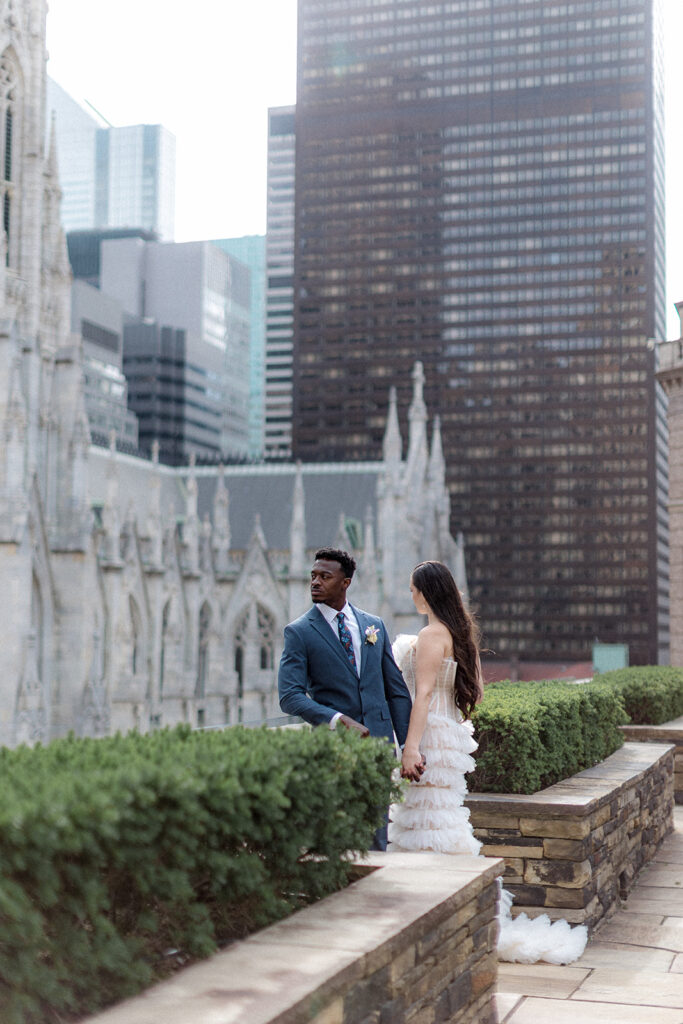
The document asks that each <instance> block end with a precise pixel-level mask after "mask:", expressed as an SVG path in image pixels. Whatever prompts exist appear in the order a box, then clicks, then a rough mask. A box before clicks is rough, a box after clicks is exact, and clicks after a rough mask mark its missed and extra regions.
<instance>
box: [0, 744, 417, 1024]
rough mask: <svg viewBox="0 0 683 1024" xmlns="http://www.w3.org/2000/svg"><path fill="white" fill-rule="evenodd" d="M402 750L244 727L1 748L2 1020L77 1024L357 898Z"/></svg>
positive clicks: (392, 794)
mask: <svg viewBox="0 0 683 1024" xmlns="http://www.w3.org/2000/svg"><path fill="white" fill-rule="evenodd" d="M394 765H395V759H394V756H393V750H392V749H391V748H390V747H389V746H388V745H387V744H386V743H383V742H380V741H376V740H360V739H359V738H358V737H356V736H355V735H352V734H350V733H348V732H346V731H345V730H337V732H330V730H327V729H315V730H296V731H294V730H282V731H267V730H265V729H263V730H249V729H243V728H239V727H235V728H232V729H228V730H225V731H220V732H192V731H191V730H190V729H189V728H187V727H180V728H178V729H176V730H162V731H160V732H157V733H153V734H150V735H147V736H140V735H138V734H135V733H131V734H129V735H128V736H125V737H121V736H116V737H113V738H111V739H100V740H77V739H66V740H58V741H55V742H53V743H51V744H50V745H48V746H47V747H37V748H34V749H28V748H26V747H21V748H18V749H16V750H9V749H6V748H5V749H1V750H0V780H1V781H0V793H1V796H0V864H1V865H2V874H1V876H0V1020H2V1022H3V1024H46V1022H57V1021H64V1020H67V1019H75V1017H76V1016H80V1015H82V1014H85V1013H88V1012H92V1011H94V1010H97V1009H100V1008H102V1007H104V1006H106V1005H108V1004H109V1003H111V1002H114V1001H116V1000H120V999H122V998H124V997H125V996H129V995H131V994H133V993H135V992H137V991H139V990H140V989H142V988H144V987H145V986H147V985H149V984H150V983H151V982H152V981H154V980H156V979H157V978H159V977H163V976H164V975H165V974H167V973H170V971H171V970H173V969H174V968H175V967H176V966H177V965H178V964H180V963H186V962H188V961H189V960H192V959H194V958H199V957H203V956H206V955H208V954H210V953H212V952H213V951H214V950H215V949H216V947H217V944H219V943H220V944H224V943H225V942H226V941H228V940H230V939H232V938H235V937H240V936H242V935H243V934H245V933H246V932H247V931H248V930H250V929H252V928H253V927H255V926H262V925H265V924H267V923H269V922H271V921H273V920H276V919H278V918H279V917H282V916H284V915H285V914H287V913H289V912H290V911H291V910H292V909H295V908H296V907H298V906H301V905H302V904H303V903H306V902H308V901H311V900H313V899H317V898H319V897H321V896H324V895H326V894H328V893H330V892H332V891H335V890H336V889H339V888H341V887H342V886H343V885H345V884H346V883H347V881H348V879H349V873H350V870H351V868H350V863H349V859H348V857H347V856H346V852H347V851H348V850H354V851H362V850H366V849H368V847H369V845H370V844H371V842H372V838H373V833H374V830H375V828H376V827H377V825H378V824H379V822H380V820H381V819H382V814H383V812H382V808H385V807H386V806H387V805H388V804H389V802H390V800H391V799H395V798H396V795H397V794H396V793H395V792H394V791H393V788H392V785H393V784H392V782H391V769H392V767H393V766H394Z"/></svg>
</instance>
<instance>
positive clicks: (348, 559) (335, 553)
mask: <svg viewBox="0 0 683 1024" xmlns="http://www.w3.org/2000/svg"><path fill="white" fill-rule="evenodd" d="M319 558H322V559H323V561H325V562H339V564H340V565H341V567H342V572H343V573H344V579H347V580H351V579H353V574H354V572H355V571H356V561H355V559H354V558H353V556H352V555H350V554H349V553H348V551H342V550H341V548H320V550H319V551H316V553H315V560H316V562H317V561H318V559H319Z"/></svg>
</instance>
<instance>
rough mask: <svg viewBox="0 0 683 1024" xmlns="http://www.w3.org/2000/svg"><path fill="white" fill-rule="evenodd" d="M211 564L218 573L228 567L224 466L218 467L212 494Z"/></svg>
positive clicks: (228, 547)
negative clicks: (216, 479) (214, 490)
mask: <svg viewBox="0 0 683 1024" xmlns="http://www.w3.org/2000/svg"><path fill="white" fill-rule="evenodd" d="M213 560H214V562H213V564H214V568H215V571H216V572H217V573H218V574H219V575H220V574H223V573H226V572H228V570H229V568H230V495H229V494H228V489H227V487H226V486H225V466H224V465H223V464H222V463H221V465H220V466H219V467H218V482H217V484H216V493H215V494H214V496H213Z"/></svg>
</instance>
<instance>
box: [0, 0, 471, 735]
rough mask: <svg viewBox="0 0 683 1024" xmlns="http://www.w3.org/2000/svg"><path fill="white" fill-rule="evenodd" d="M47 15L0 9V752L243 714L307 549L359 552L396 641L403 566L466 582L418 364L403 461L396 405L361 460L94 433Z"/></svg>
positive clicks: (267, 664) (269, 662)
mask: <svg viewBox="0 0 683 1024" xmlns="http://www.w3.org/2000/svg"><path fill="white" fill-rule="evenodd" d="M45 14H46V3H45V0H23V2H18V0H5V2H4V3H2V2H0V122H1V123H0V149H2V147H4V152H0V168H4V179H2V181H0V189H1V190H2V200H3V211H4V221H3V226H4V234H3V235H2V240H3V248H4V251H5V252H6V254H7V258H6V260H5V259H4V258H3V259H0V429H1V430H2V444H1V445H0V594H2V595H3V599H4V601H5V602H6V604H5V611H4V614H3V616H2V625H1V627H0V743H2V744H12V745H13V744H16V743H20V742H22V741H27V742H35V741H37V740H42V741H46V740H49V739H51V738H53V737H56V736H62V735H64V734H66V733H67V732H68V731H69V730H74V731H75V732H76V733H77V734H79V735H91V736H102V735H106V734H108V733H110V732H111V731H113V730H116V729H121V730H127V729H130V728H139V729H141V730H147V729H150V728H155V727H158V726H160V725H167V724H174V723H177V722H181V721H187V722H190V723H191V724H193V725H207V726H209V725H216V726H220V725H224V724H226V723H228V724H229V723H234V722H239V721H244V722H248V723H250V722H258V721H262V720H264V719H266V718H269V717H272V716H274V715H277V714H279V710H278V706H277V697H276V671H277V663H278V659H279V655H280V650H281V643H282V641H281V637H282V630H283V627H284V625H285V623H286V622H288V621H289V620H290V619H292V618H294V617H295V616H296V615H298V614H299V613H300V612H301V611H302V610H304V609H305V607H306V606H307V603H308V599H309V598H308V585H307V584H308V570H309V565H310V561H311V558H312V555H313V552H314V551H315V549H316V547H318V546H321V545H323V544H329V543H337V544H340V545H343V546H344V547H347V548H351V549H353V550H354V551H355V552H356V554H357V556H358V561H359V571H358V579H357V581H356V582H354V584H353V594H354V598H355V600H356V602H357V603H358V604H360V605H366V606H367V607H368V608H370V609H372V610H373V611H379V612H381V613H382V614H383V615H384V616H385V617H386V618H387V620H388V622H389V625H390V627H391V628H392V629H394V630H396V631H398V630H399V629H406V628H408V629H414V627H415V618H414V614H413V611H412V604H411V602H410V598H409V594H408V577H409V573H410V569H411V568H412V566H413V565H414V564H415V563H416V562H417V561H419V560H420V559H421V558H424V557H436V558H442V559H444V560H445V561H447V562H448V563H449V564H450V565H451V566H452V568H453V569H454V571H455V573H456V576H457V578H458V579H459V581H460V583H461V585H462V586H464V585H465V579H464V562H463V553H462V544H457V543H456V542H455V541H454V540H453V538H452V537H451V535H450V533H449V526H448V522H449V496H448V491H447V489H446V486H445V472H444V460H443V454H442V450H441V440H440V431H439V427H438V423H436V424H435V426H434V430H433V433H432V437H431V449H430V450H428V442H427V414H426V409H425V405H424V401H423V398H422V386H423V374H422V368H421V366H420V365H419V364H417V366H416V368H415V373H414V399H413V404H412V407H411V412H410V441H409V447H408V453H407V458H406V459H405V460H404V459H403V458H402V451H401V438H400V434H399V428H398V420H397V416H396V404H395V397H392V401H391V404H390V412H389V419H388V424H387V429H386V440H385V446H384V458H383V460H382V461H381V462H376V463H357V464H349V465H334V466H325V465H315V466H313V465H311V466H293V465H285V464H278V465H274V466H237V467H231V468H225V469H220V470H217V469H215V468H214V469H210V470H208V469H205V470H199V469H195V467H194V466H190V467H189V468H186V469H172V468H170V467H167V466H162V465H160V464H159V462H158V460H157V459H153V460H152V461H151V462H146V461H143V460H141V459H134V458H131V457H129V456H125V455H122V454H119V453H118V452H117V451H116V445H115V439H114V438H112V444H111V448H110V450H109V451H107V450H106V449H102V448H98V447H96V446H94V445H92V444H91V440H90V435H89V429H88V421H87V417H86V413H85V406H84V386H83V353H82V341H81V338H80V337H79V336H77V335H74V334H72V333H71V332H70V316H69V288H70V271H69V265H68V261H67V256H66V247H65V241H64V236H63V232H62V229H61V227H60V222H59V200H60V191H59V185H58V181H57V167H56V160H55V155H54V145H53V143H51V144H49V145H48V149H47V152H45V149H44V142H43V140H44V138H45V131H44V128H45V126H44V113H43V112H44V110H45V102H44V91H45Z"/></svg>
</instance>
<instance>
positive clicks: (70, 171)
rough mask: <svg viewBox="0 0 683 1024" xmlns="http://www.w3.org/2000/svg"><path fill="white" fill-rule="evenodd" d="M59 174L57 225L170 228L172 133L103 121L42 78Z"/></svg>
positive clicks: (164, 231) (162, 231)
mask: <svg viewBox="0 0 683 1024" xmlns="http://www.w3.org/2000/svg"><path fill="white" fill-rule="evenodd" d="M47 109H48V114H54V119H55V128H56V137H57V156H58V164H59V167H60V173H61V174H62V177H63V181H62V190H63V201H62V214H61V216H62V225H63V227H64V230H65V231H76V230H79V231H80V230H83V229H88V228H117V227H119V228H144V229H145V230H148V231H153V232H155V233H156V234H157V235H158V236H159V237H160V238H162V239H163V240H164V241H172V239H173V235H174V230H175V137H174V136H173V135H172V134H171V132H169V131H168V130H167V129H166V128H164V127H163V126H162V125H158V124H156V125H148V124H145V125H142V124H139V125H127V126H124V127H120V128H119V127H114V126H112V125H107V124H106V122H105V121H104V119H103V118H97V117H95V116H93V114H91V113H88V111H86V110H85V109H84V108H83V107H82V106H81V105H80V104H79V103H77V102H76V101H75V100H74V99H73V98H72V97H71V96H69V94H68V93H67V92H65V91H64V89H62V88H61V86H59V85H58V84H57V83H56V82H54V81H52V79H50V78H48V80H47Z"/></svg>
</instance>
